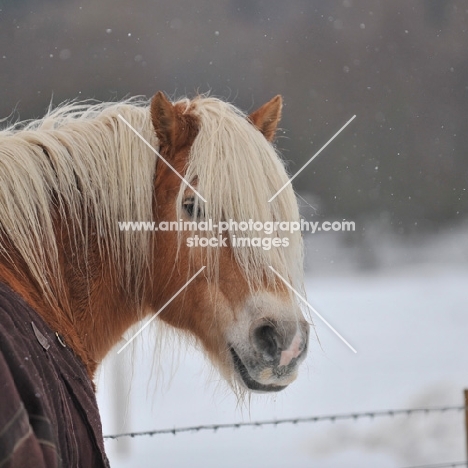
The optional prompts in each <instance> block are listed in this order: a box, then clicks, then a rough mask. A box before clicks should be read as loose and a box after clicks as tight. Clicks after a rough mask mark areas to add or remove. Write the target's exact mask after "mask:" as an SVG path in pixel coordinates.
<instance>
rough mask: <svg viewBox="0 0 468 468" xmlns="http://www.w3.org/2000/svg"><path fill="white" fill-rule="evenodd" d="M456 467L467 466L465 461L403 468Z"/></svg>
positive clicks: (467, 463)
mask: <svg viewBox="0 0 468 468" xmlns="http://www.w3.org/2000/svg"><path fill="white" fill-rule="evenodd" d="M457 466H468V462H467V461H458V462H445V463H436V464H435V465H417V466H407V467H405V468H452V467H457Z"/></svg>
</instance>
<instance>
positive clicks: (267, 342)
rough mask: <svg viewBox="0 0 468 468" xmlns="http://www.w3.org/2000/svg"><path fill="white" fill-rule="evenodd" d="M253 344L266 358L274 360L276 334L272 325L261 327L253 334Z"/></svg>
mask: <svg viewBox="0 0 468 468" xmlns="http://www.w3.org/2000/svg"><path fill="white" fill-rule="evenodd" d="M254 339H255V344H256V346H257V348H258V350H259V351H261V352H262V353H264V355H265V357H266V358H269V359H275V358H276V357H277V355H278V350H279V345H278V334H277V332H276V329H275V328H274V327H273V326H272V325H263V326H261V327H258V328H257V329H256V330H255V332H254Z"/></svg>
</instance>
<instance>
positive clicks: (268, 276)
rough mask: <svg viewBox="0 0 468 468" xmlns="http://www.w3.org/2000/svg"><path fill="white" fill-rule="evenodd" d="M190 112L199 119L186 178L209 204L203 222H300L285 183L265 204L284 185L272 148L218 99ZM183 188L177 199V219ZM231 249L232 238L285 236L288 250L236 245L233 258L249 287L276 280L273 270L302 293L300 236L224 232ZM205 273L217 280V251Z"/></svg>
mask: <svg viewBox="0 0 468 468" xmlns="http://www.w3.org/2000/svg"><path fill="white" fill-rule="evenodd" d="M190 110H191V111H192V112H193V113H194V114H195V115H197V117H198V119H199V133H198V135H197V137H196V139H195V141H194V143H193V146H192V148H191V153H190V156H189V161H188V165H187V169H186V174H185V178H186V180H188V181H194V180H196V181H197V187H198V188H197V191H199V192H200V194H201V195H202V197H203V198H205V199H206V200H207V203H203V204H202V202H201V200H199V199H198V197H196V203H200V205H203V210H202V211H203V212H204V218H205V219H211V220H213V222H214V223H215V224H216V223H218V222H219V221H221V220H224V221H228V220H233V221H237V222H240V221H246V222H248V221H249V220H250V219H251V220H253V221H260V222H262V223H265V222H275V221H276V222H280V221H299V212H298V206H297V201H296V198H295V194H294V191H293V189H292V187H291V185H288V186H287V187H286V188H285V189H284V190H283V191H282V192H281V193H280V194H279V195H278V196H277V197H276V198H275V199H274V200H273V201H272V202H271V203H269V202H268V200H269V199H270V198H271V197H272V196H273V195H274V194H275V193H276V192H277V191H278V190H279V189H280V188H281V187H282V186H283V185H284V184H286V183H287V182H288V180H289V179H288V175H287V173H286V170H285V167H284V164H283V162H282V160H281V159H280V157H279V155H278V154H277V152H276V150H275V148H274V147H273V145H272V144H270V143H269V142H268V141H267V140H266V139H265V138H264V136H263V135H262V134H261V132H260V131H258V130H257V129H256V128H255V127H254V126H253V125H252V124H251V123H250V122H249V121H248V118H247V116H246V115H245V114H243V113H242V112H241V111H240V110H239V109H237V108H236V107H234V106H233V105H231V104H228V103H225V102H223V101H220V100H218V99H216V98H211V97H208V98H206V97H202V98H199V99H196V100H194V101H193V102H192V106H191V107H190ZM185 189H186V186H185V184H182V185H181V188H180V191H179V196H178V203H177V207H178V210H179V212H178V218H180V217H181V216H182V213H181V206H182V199H183V197H184V193H185ZM228 236H229V238H230V240H231V245H232V242H233V238H234V236H236V237H247V238H249V239H250V240H251V239H253V238H255V237H271V238H274V237H279V238H285V237H287V238H288V241H289V246H288V247H271V249H270V250H264V249H263V248H262V247H252V246H251V247H235V248H233V249H232V250H233V252H234V258H235V260H236V262H237V263H238V265H239V266H240V269H241V271H242V272H243V274H244V277H245V278H246V280H247V282H248V284H249V286H250V287H251V288H252V289H254V290H255V289H258V288H261V287H262V285H264V284H265V280H266V281H267V282H268V283H270V284H272V285H274V284H275V283H276V282H277V280H278V279H277V278H275V275H274V273H273V272H272V270H271V269H270V268H269V266H272V267H273V268H274V269H275V270H276V271H278V272H279V273H280V274H281V275H282V276H283V277H284V278H287V279H288V280H289V281H291V282H292V283H293V284H294V285H295V287H297V288H299V289H302V284H303V278H302V274H303V273H302V263H303V262H302V254H303V252H302V239H301V235H300V233H299V232H295V233H287V232H286V233H285V232H280V231H278V230H277V231H276V232H273V233H272V234H270V235H268V236H267V235H266V234H265V233H263V232H256V231H245V232H240V231H238V232H231V231H230V232H228ZM208 252H209V254H208V259H207V260H208V263H209V265H207V266H208V268H207V270H208V271H211V272H212V275H213V276H214V277H215V278H216V277H217V276H218V267H219V265H218V260H219V258H218V257H219V255H218V251H217V250H215V251H214V252H212V251H211V250H208Z"/></svg>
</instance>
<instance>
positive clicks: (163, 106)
mask: <svg viewBox="0 0 468 468" xmlns="http://www.w3.org/2000/svg"><path fill="white" fill-rule="evenodd" d="M150 113H151V121H152V123H153V127H154V130H155V132H156V135H157V137H158V139H159V143H160V144H161V145H162V146H171V145H172V144H173V143H174V138H175V127H176V112H175V109H174V105H173V104H172V103H171V102H170V101H169V100H168V99H167V98H166V96H165V95H164V93H163V92H161V91H158V92H157V93H156V94H155V95H154V97H153V99H152V100H151V109H150Z"/></svg>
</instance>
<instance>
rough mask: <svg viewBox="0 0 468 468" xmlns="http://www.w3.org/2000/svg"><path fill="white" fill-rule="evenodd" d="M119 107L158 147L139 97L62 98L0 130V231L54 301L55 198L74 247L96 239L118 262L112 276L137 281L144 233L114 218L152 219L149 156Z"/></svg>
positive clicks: (59, 291) (57, 289)
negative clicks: (40, 114) (123, 228)
mask: <svg viewBox="0 0 468 468" xmlns="http://www.w3.org/2000/svg"><path fill="white" fill-rule="evenodd" d="M119 114H121V115H122V116H123V117H125V118H126V119H127V121H129V122H131V124H132V125H133V126H134V127H135V128H136V129H137V130H138V131H139V132H140V133H141V134H142V135H143V136H144V137H145V138H146V139H147V140H148V141H149V142H150V143H151V144H152V145H154V147H155V148H158V141H157V138H156V135H155V133H154V131H153V130H152V126H151V123H150V119H149V112H148V102H147V101H143V100H142V99H138V98H134V99H130V100H127V101H124V102H119V103H99V104H95V103H91V104H90V103H67V104H64V105H62V106H60V107H59V108H57V109H55V110H50V111H49V112H48V114H47V115H46V116H45V117H44V118H42V119H40V120H36V121H30V122H26V123H20V124H15V125H13V126H11V127H9V128H7V129H5V130H3V131H1V132H0V174H1V176H2V180H1V184H0V235H1V236H2V237H3V238H7V239H8V240H9V241H10V242H11V243H12V244H13V246H14V247H15V248H16V249H17V251H18V252H19V254H20V255H21V257H22V258H23V259H24V261H25V262H26V264H27V266H28V268H29V270H30V271H31V274H32V276H33V278H34V279H35V281H36V282H37V283H38V285H39V286H40V288H41V289H42V290H43V292H44V294H45V295H46V298H47V299H48V300H49V302H50V303H51V305H53V306H57V305H58V298H59V297H64V296H63V292H64V291H63V287H64V285H63V284H61V281H60V278H61V276H62V275H61V272H60V271H59V249H58V239H57V238H56V234H55V232H54V218H53V216H54V206H55V207H56V210H58V214H59V216H60V217H62V218H63V219H66V220H67V226H66V228H67V229H68V232H69V235H70V236H71V237H72V239H73V242H74V244H75V247H76V248H77V247H78V246H80V248H81V249H82V250H83V251H84V252H86V251H87V247H88V245H90V243H91V241H92V240H96V241H97V245H98V248H99V251H100V252H101V254H102V255H103V257H104V254H107V255H106V256H107V258H109V259H110V260H112V261H114V262H116V264H117V265H118V266H121V267H123V268H122V269H121V271H123V272H124V278H119V279H120V280H123V281H126V282H130V281H131V279H132V278H133V280H132V281H133V282H134V286H136V288H137V289H138V287H141V286H142V282H143V277H142V274H143V266H144V265H146V262H147V260H148V239H149V234H144V233H139V235H138V236H128V235H122V233H120V232H119V230H118V225H117V221H120V220H132V219H141V220H149V219H152V197H153V193H152V181H153V174H154V171H155V163H156V156H155V155H154V154H153V153H152V152H151V151H149V150H148V148H147V147H146V145H145V144H144V143H143V142H142V141H141V139H140V138H137V137H136V136H135V134H134V133H133V132H132V131H131V130H130V129H129V128H128V126H127V125H125V124H124V123H123V122H122V121H121V120H120V119H119V118H118V115H119ZM89 236H95V237H96V239H90V238H89ZM0 249H1V250H0V254H3V255H7V252H6V250H5V248H4V246H3V245H1V244H0ZM85 261H86V260H85ZM132 289H133V290H135V288H132Z"/></svg>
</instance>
